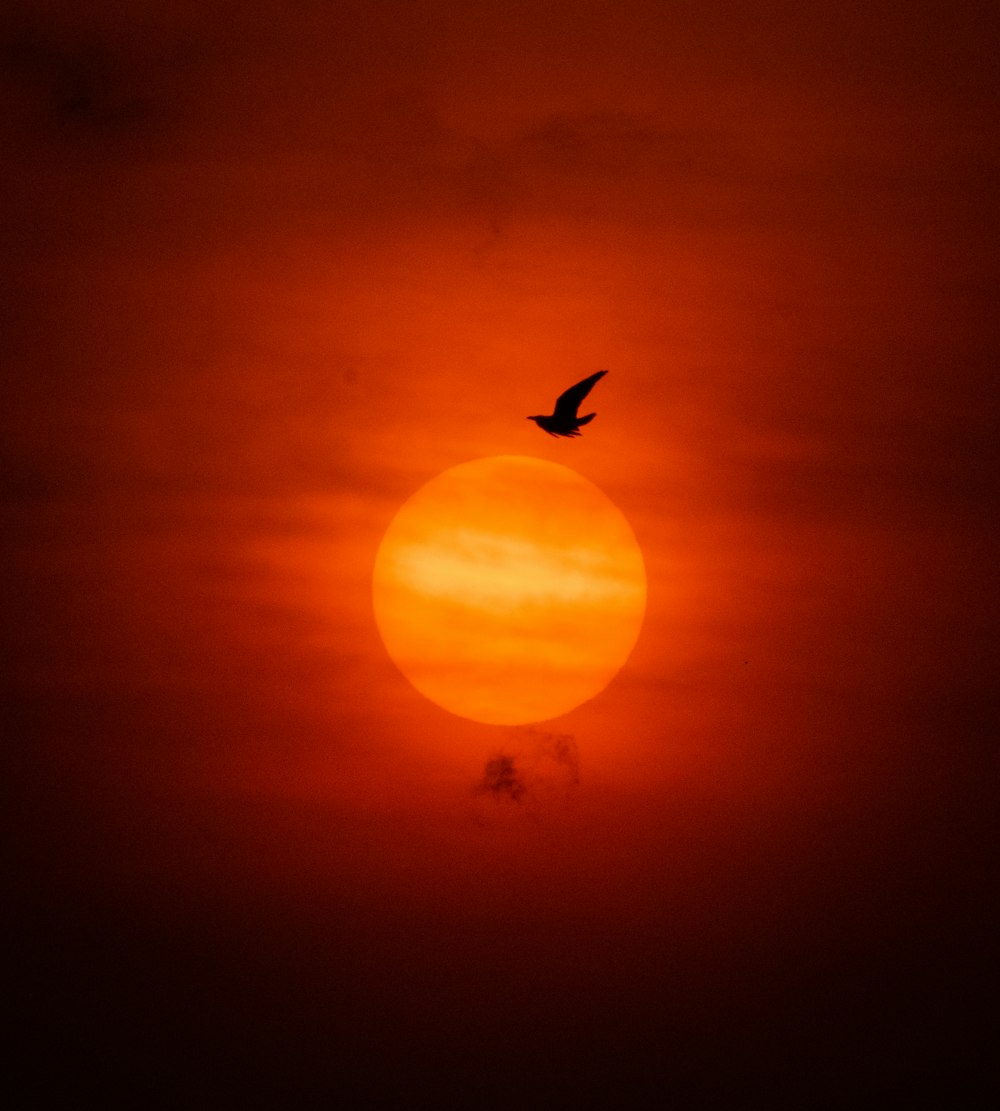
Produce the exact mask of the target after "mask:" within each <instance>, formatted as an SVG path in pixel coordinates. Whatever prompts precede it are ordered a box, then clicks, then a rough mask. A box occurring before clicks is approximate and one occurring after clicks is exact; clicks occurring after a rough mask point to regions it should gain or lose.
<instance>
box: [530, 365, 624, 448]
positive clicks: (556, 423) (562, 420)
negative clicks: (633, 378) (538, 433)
mask: <svg viewBox="0 0 1000 1111" xmlns="http://www.w3.org/2000/svg"><path fill="white" fill-rule="evenodd" d="M607 373H608V372H607V371H606V370H599V371H598V372H597V373H596V374H592V375H591V376H590V377H589V378H584V380H583V381H582V382H577V384H576V385H575V386H570V388H569V389H568V390H567V391H566V392H565V393H562V394H560V395H559V397H558V399H557V400H556V408H555V412H554V413H552V414H551V415H550V416H547V417H543V416H535V417H528V420H533V421H534V422H535V424H537V425H538V427H539V428H541V429H542V430H543V431H544V432H548V434H549V435H550V436H579V435H580V428H581V426H582V425H584V424H590V422H591V421H592V420H593V419H594V417H596V416H597V414H596V413H588V414H587V415H586V416H585V417H579V416H577V410H578V409H579V408H580V402H581V401H583V399H584V398H585V397H586V396H587V394H589V393H590V391H591V390H592V389H593V388H594V386H595V385H596V383H598V382H599V381H600V380H601V379H602V378H603V377H604V375H605V374H607Z"/></svg>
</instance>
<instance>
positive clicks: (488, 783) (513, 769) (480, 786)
mask: <svg viewBox="0 0 1000 1111" xmlns="http://www.w3.org/2000/svg"><path fill="white" fill-rule="evenodd" d="M527 789H528V788H527V785H526V784H525V781H524V778H523V777H522V775H521V773H520V770H519V769H518V765H517V759H516V758H515V757H513V756H509V755H507V754H506V753H502V752H500V753H497V755H496V756H491V757H490V758H489V759H488V760H487V761H486V767H485V768H484V769H483V778H482V779H481V780H480V781H479V782H478V783H477V784H476V786H475V792H476V794H478V795H492V796H493V798H495V799H510V800H511V801H512V802H520V801H521V799H522V798H523V797H524V793H525V791H527Z"/></svg>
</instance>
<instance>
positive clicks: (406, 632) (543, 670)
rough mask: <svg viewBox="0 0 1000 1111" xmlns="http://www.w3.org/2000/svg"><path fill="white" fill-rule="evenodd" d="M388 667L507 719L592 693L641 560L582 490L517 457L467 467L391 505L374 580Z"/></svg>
mask: <svg viewBox="0 0 1000 1111" xmlns="http://www.w3.org/2000/svg"><path fill="white" fill-rule="evenodd" d="M372 593H373V603H374V611H375V621H376V624H377V625H378V629H379V632H380V633H381V635H382V640H383V641H384V643H385V646H386V649H387V650H388V652H389V655H390V656H391V657H392V659H393V661H394V662H395V663H396V665H397V666H398V667H399V669H400V671H402V673H403V674H404V675H405V676H406V678H407V679H409V681H410V682H411V683H412V684H413V686H414V687H416V689H417V690H418V691H420V693H421V694H423V695H424V696H426V697H427V698H429V699H430V700H431V701H432V702H435V703H436V704H437V705H438V706H441V707H443V708H444V709H445V710H448V711H450V712H451V713H453V714H457V715H459V716H460V717H465V718H471V719H472V720H474V721H481V722H488V723H490V724H496V725H519V724H525V723H528V722H536V721H545V720H547V719H549V718H554V717H558V716H559V715H561V714H564V713H567V712H568V711H569V710H572V709H574V708H575V707H576V706H579V705H580V703H582V702H585V701H586V700H587V699H589V698H593V697H594V696H595V695H596V694H599V693H600V692H601V691H602V690H603V689H604V688H605V687H606V686H607V685H608V683H609V682H610V681H611V680H612V679H613V678H614V676H615V675H616V674H617V672H618V671H619V669H620V668H621V666H622V664H624V663H625V661H626V659H627V658H628V656H629V653H630V652H631V651H632V648H633V646H634V645H635V642H636V639H637V637H638V635H639V629H640V627H641V625H642V618H643V613H644V611H645V605H646V572H645V566H644V564H643V559H642V552H641V551H640V549H639V545H638V543H637V542H636V539H635V535H634V534H633V532H632V529H631V528H630V526H629V523H628V521H626V519H625V517H624V516H623V514H622V513H621V511H620V510H619V509H618V508H617V506H615V504H614V503H613V502H612V501H611V500H610V498H608V497H607V495H606V494H604V493H603V492H602V491H601V490H599V489H598V488H597V487H596V486H595V485H594V484H593V483H592V482H589V481H587V479H585V478H583V477H582V476H581V475H579V474H577V473H576V471H573V470H571V469H570V468H569V467H564V466H561V465H559V464H557V463H550V462H547V461H545V460H542V459H533V458H527V457H524V456H512V455H502V456H494V457H491V458H488V459H477V460H474V461H473V462H471V463H463V464H461V465H459V466H457V467H452V468H451V469H450V470H447V471H444V472H443V473H442V474H439V475H438V476H437V477H436V478H433V479H431V481H430V482H428V483H427V484H426V485H425V486H422V487H421V488H420V489H419V490H417V492H416V493H415V494H414V495H413V496H412V497H411V498H410V499H409V500H408V501H407V502H406V503H405V504H404V505H403V506H402V507H401V508H400V510H399V512H398V513H397V514H396V516H395V517H394V518H393V520H392V522H391V523H390V525H389V528H388V529H387V531H386V533H385V536H384V537H383V538H382V543H381V544H380V546H379V550H378V554H377V556H376V559H375V568H374V573H373V576H372Z"/></svg>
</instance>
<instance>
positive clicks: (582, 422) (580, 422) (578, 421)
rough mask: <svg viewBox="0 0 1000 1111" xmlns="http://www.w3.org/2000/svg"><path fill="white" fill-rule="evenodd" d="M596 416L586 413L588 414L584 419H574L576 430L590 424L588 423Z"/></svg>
mask: <svg viewBox="0 0 1000 1111" xmlns="http://www.w3.org/2000/svg"><path fill="white" fill-rule="evenodd" d="M596 416H597V414H596V413H588V414H587V415H586V416H585V417H577V418H576V426H577V428H579V427H580V425H581V424H590V422H591V421H592V420H593V419H594V417H596Z"/></svg>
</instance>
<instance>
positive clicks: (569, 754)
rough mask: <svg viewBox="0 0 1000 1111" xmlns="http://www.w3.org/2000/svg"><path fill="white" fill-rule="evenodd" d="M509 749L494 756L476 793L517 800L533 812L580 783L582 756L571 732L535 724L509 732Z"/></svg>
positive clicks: (502, 801)
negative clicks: (556, 731)
mask: <svg viewBox="0 0 1000 1111" xmlns="http://www.w3.org/2000/svg"><path fill="white" fill-rule="evenodd" d="M510 733H511V735H510V740H509V745H510V747H509V749H508V750H507V751H503V752H498V753H496V755H494V756H491V757H490V758H489V759H488V760H487V761H486V765H485V767H484V768H483V776H482V778H481V779H480V780H479V782H478V783H476V785H475V787H474V788H473V793H474V794H476V795H478V796H480V797H483V798H491V799H493V800H494V802H496V803H505V802H514V803H517V804H519V805H523V806H524V807H525V808H526V809H528V810H530V811H531V812H532V813H533V814H536V813H537V810H538V807H540V806H543V805H544V804H545V803H546V802H547V801H549V800H552V799H556V798H559V797H564V796H565V794H566V792H567V791H570V790H572V789H573V788H575V787H576V786H577V785H578V784H579V782H580V756H579V753H578V751H577V745H576V741H575V739H574V738H573V736H572V735H571V734H569V733H549V732H546V731H543V730H539V729H535V728H534V727H532V726H528V727H526V728H519V729H512V730H511V731H510Z"/></svg>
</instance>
